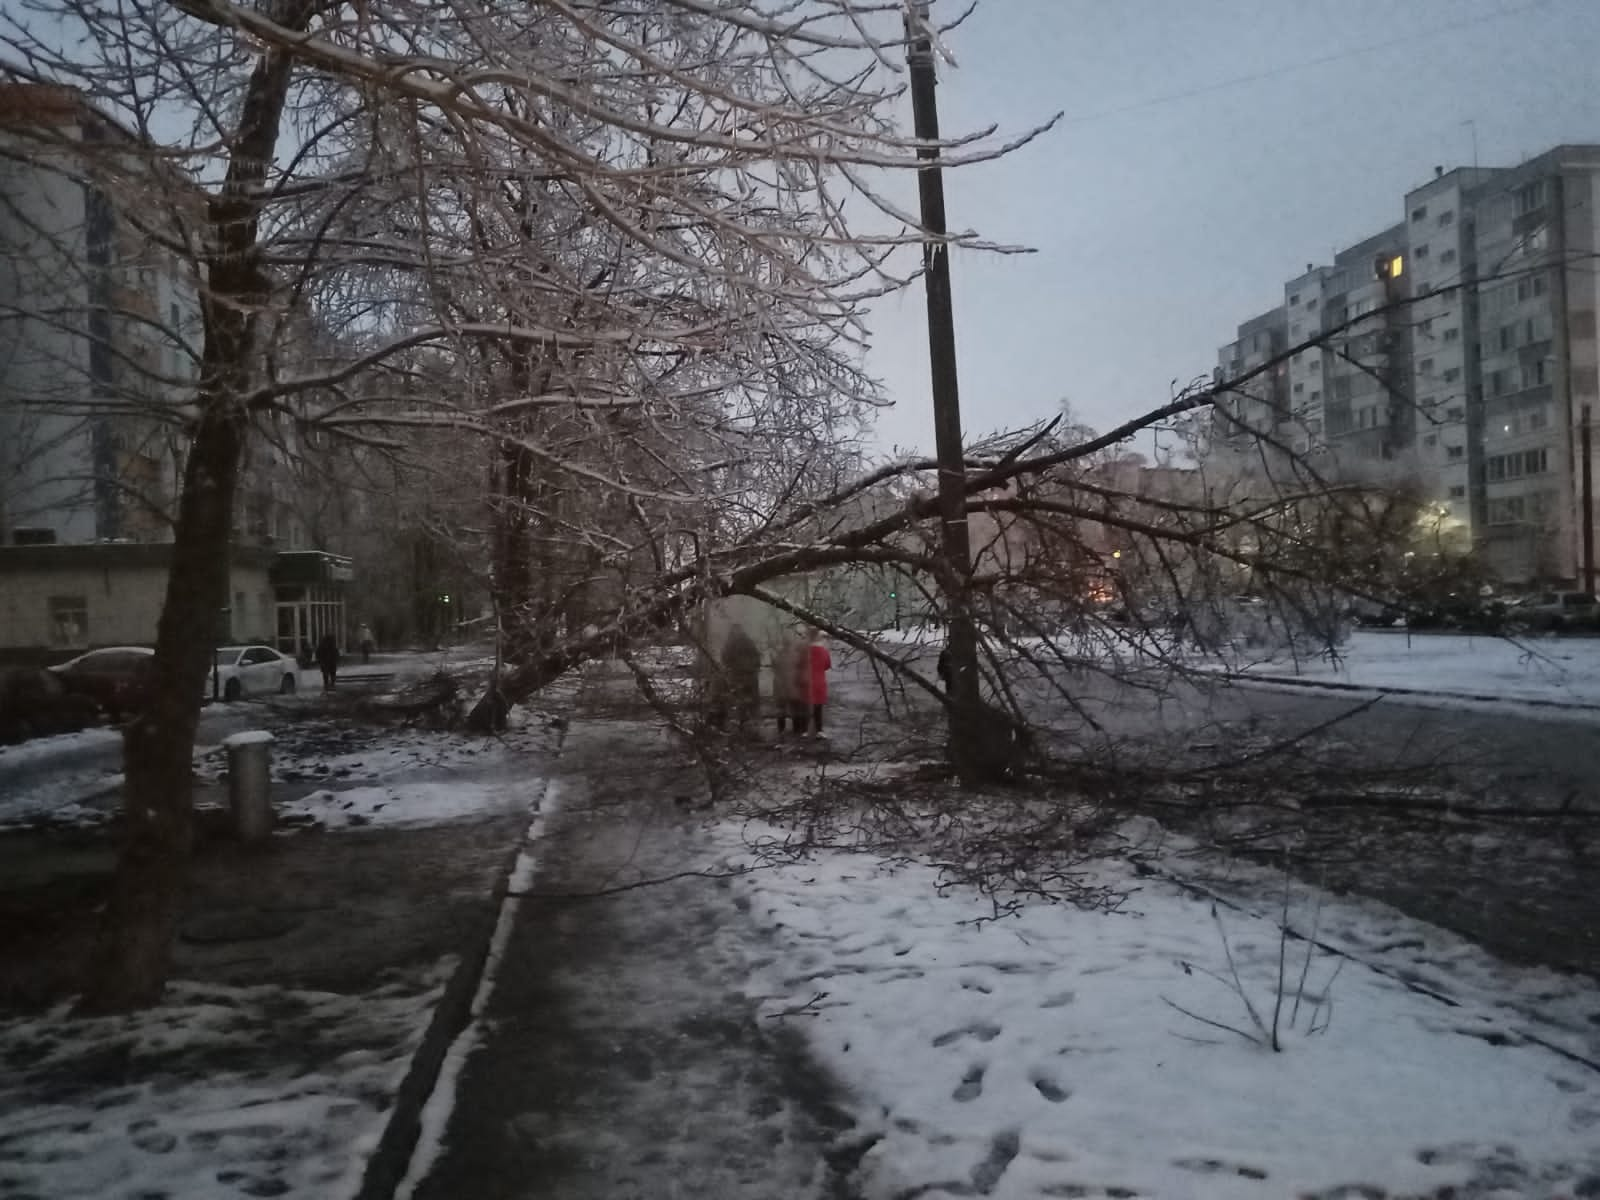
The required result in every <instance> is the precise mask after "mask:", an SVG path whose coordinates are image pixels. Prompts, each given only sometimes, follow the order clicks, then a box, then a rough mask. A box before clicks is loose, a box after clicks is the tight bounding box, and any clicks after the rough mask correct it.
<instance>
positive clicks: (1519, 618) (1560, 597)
mask: <svg viewBox="0 0 1600 1200" xmlns="http://www.w3.org/2000/svg"><path fill="white" fill-rule="evenodd" d="M1509 615H1510V617H1511V619H1512V621H1513V622H1514V623H1515V624H1518V625H1521V626H1523V627H1524V628H1527V629H1573V628H1577V627H1580V626H1593V625H1595V624H1596V623H1597V621H1600V601H1597V600H1596V599H1595V597H1594V594H1593V593H1592V592H1536V593H1534V594H1533V595H1531V596H1524V597H1523V598H1522V599H1521V600H1519V601H1518V602H1517V604H1516V605H1515V606H1514V607H1513V608H1511V609H1510V610H1509Z"/></svg>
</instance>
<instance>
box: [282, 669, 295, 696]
mask: <svg viewBox="0 0 1600 1200" xmlns="http://www.w3.org/2000/svg"><path fill="white" fill-rule="evenodd" d="M278 694H279V695H280V696H292V695H294V672H293V671H285V672H284V673H283V682H282V683H280V684H278Z"/></svg>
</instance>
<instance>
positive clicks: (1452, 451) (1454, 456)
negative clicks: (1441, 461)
mask: <svg viewBox="0 0 1600 1200" xmlns="http://www.w3.org/2000/svg"><path fill="white" fill-rule="evenodd" d="M1444 456H1445V457H1446V458H1448V459H1449V460H1450V461H1451V462H1459V461H1460V460H1461V459H1463V458H1465V457H1466V456H1467V448H1466V447H1465V446H1446V447H1445V448H1444Z"/></svg>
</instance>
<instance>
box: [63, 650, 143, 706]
mask: <svg viewBox="0 0 1600 1200" xmlns="http://www.w3.org/2000/svg"><path fill="white" fill-rule="evenodd" d="M154 659H155V651H153V650H146V649H145V648H143V647H142V646H110V647H107V648H106V649H104V650H91V651H89V653H87V654H80V655H78V657H77V658H74V659H72V660H71V661H70V662H64V663H61V664H60V665H59V666H54V667H51V668H50V670H51V672H52V673H53V674H54V675H55V677H56V678H57V679H59V680H60V681H61V682H62V684H63V685H64V686H65V687H66V689H67V690H68V691H69V692H73V693H74V694H76V695H79V696H87V697H88V698H89V699H90V700H92V701H94V703H95V705H96V706H97V707H99V708H100V709H101V710H102V711H103V712H104V713H105V714H106V716H107V717H109V718H110V719H111V720H113V721H120V720H121V719H122V718H123V716H124V715H125V714H128V713H135V712H138V711H139V709H140V708H142V707H143V706H144V703H145V700H146V699H147V698H148V696H149V692H150V670H151V665H152V663H153V661H154Z"/></svg>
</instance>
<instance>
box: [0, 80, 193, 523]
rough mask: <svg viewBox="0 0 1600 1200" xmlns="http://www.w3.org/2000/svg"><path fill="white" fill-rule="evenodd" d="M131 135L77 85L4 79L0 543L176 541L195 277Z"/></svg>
mask: <svg viewBox="0 0 1600 1200" xmlns="http://www.w3.org/2000/svg"><path fill="white" fill-rule="evenodd" d="M134 145H135V143H134V141H133V139H132V137H131V136H130V135H128V134H127V133H125V132H124V131H122V130H121V129H120V128H118V127H117V126H116V125H115V124H113V123H112V122H110V121H108V120H107V119H106V118H104V117H103V116H101V115H100V114H99V113H97V112H96V111H95V110H94V109H93V108H92V107H90V106H89V105H88V104H86V103H85V102H84V101H83V99H82V98H81V97H80V96H79V95H78V94H77V93H76V92H73V91H72V90H70V89H66V88H56V87H45V86H42V85H36V84H3V85H0V316H3V318H4V319H3V320H0V545H16V544H21V545H44V544H51V543H70V542H87V541H107V540H118V541H139V542H150V541H161V540H164V539H165V538H166V536H167V532H166V528H165V521H164V518H163V513H164V510H165V508H166V504H167V501H168V500H169V499H170V496H171V494H172V490H173V483H174V480H175V473H176V470H177V467H178V458H177V455H176V451H175V442H174V439H173V438H172V437H171V423H170V422H169V421H167V420H165V419H164V417H165V416H166V415H168V414H169V413H170V411H171V409H172V407H173V406H174V405H176V404H179V403H181V402H182V401H183V400H184V399H186V398H187V394H188V392H189V391H190V390H191V389H192V387H193V384H194V380H195V378H196V377H197V375H198V344H199V332H200V312H199V287H198V281H197V280H196V279H195V278H194V274H193V271H192V270H189V269H186V265H185V264H184V263H183V262H181V261H180V259H179V258H178V256H176V255H175V254H173V253H172V252H171V244H170V242H169V243H167V244H166V245H163V243H162V240H161V239H160V238H158V237H155V236H152V234H151V229H150V222H151V220H152V218H151V215H150V213H149V211H148V210H149V208H150V205H149V203H148V201H149V197H150V195H151V194H153V192H147V191H146V190H145V189H144V188H142V187H140V186H139V185H138V181H140V180H141V179H142V180H145V181H148V180H149V179H150V170H151V169H150V168H149V167H148V166H147V165H146V164H144V163H143V162H142V161H141V160H140V157H139V156H138V155H136V154H134V153H133V152H132V151H133V147H134ZM123 147H127V148H128V150H127V153H123V152H122V149H123ZM154 190H155V191H159V192H160V193H161V194H162V195H165V196H171V195H173V194H174V189H172V188H162V189H154ZM180 194H181V193H180ZM174 204H175V202H174V201H170V200H169V202H168V204H167V209H168V212H167V213H166V215H165V216H158V217H156V218H154V220H156V221H157V222H158V223H164V224H165V225H166V226H167V227H168V228H169V229H173V228H176V224H177V222H178V220H179V219H180V218H179V215H178V214H176V213H175V212H174V211H172V210H173V208H174ZM135 210H137V211H138V217H137V219H134V217H133V216H131V215H130V214H131V213H133V212H134V211H135Z"/></svg>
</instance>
